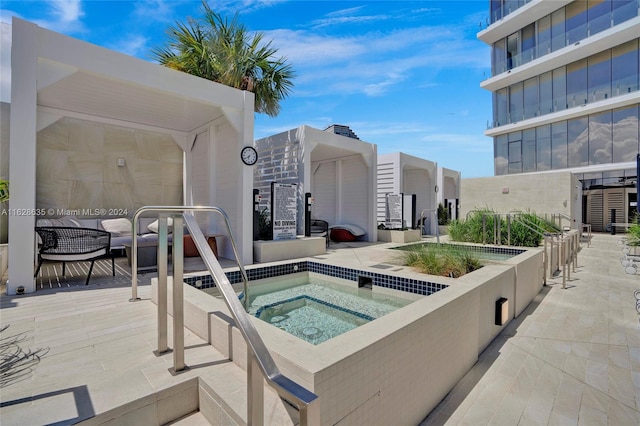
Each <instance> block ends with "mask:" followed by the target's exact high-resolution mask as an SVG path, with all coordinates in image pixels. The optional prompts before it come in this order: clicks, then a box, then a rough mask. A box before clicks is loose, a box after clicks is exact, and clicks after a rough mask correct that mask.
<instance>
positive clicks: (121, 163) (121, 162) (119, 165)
mask: <svg viewBox="0 0 640 426" xmlns="http://www.w3.org/2000/svg"><path fill="white" fill-rule="evenodd" d="M116 164H118V167H124V166H125V164H126V162H125V161H124V158H118V160H117V161H116Z"/></svg>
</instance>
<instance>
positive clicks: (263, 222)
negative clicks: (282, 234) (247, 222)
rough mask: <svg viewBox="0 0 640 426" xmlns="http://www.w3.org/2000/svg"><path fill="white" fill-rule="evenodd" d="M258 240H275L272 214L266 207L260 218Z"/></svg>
mask: <svg viewBox="0 0 640 426" xmlns="http://www.w3.org/2000/svg"><path fill="white" fill-rule="evenodd" d="M258 238H260V239H261V240H272V239H273V229H272V228H271V212H270V211H269V209H267V208H266V207H265V208H264V209H262V210H261V211H260V216H259V217H258Z"/></svg>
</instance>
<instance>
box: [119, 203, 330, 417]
mask: <svg viewBox="0 0 640 426" xmlns="http://www.w3.org/2000/svg"><path fill="white" fill-rule="evenodd" d="M194 211H197V212H212V213H217V214H219V215H220V216H222V218H223V219H224V222H225V225H226V227H227V232H228V237H229V240H230V241H231V246H232V248H233V252H234V255H235V257H236V261H237V262H238V266H239V268H240V271H241V273H242V276H243V280H245V293H244V294H245V297H244V299H245V300H246V299H248V298H247V293H246V283H247V281H248V279H247V274H246V271H245V270H244V267H243V266H242V263H241V262H240V258H239V256H238V251H237V248H236V245H235V240H234V238H233V233H232V231H231V225H230V223H229V217H228V216H227V214H226V213H225V212H224V211H223V210H222V209H221V208H219V207H213V206H146V207H141V208H140V209H138V210H137V211H136V213H135V214H134V217H133V221H132V235H136V222H137V219H138V217H140V216H141V215H142V214H143V213H149V212H157V213H173V214H176V215H178V216H180V215H181V216H182V218H184V223H185V225H186V226H187V229H188V230H189V233H190V235H191V238H192V240H193V242H194V244H195V246H196V247H197V249H198V251H199V253H200V255H201V257H202V260H203V261H204V263H205V265H206V266H207V269H208V270H209V272H210V273H211V276H212V277H213V278H214V279H215V281H216V285H217V286H218V289H219V290H220V292H221V293H222V295H223V298H224V301H225V304H226V305H227V307H228V308H229V311H230V312H231V315H232V317H233V319H234V320H235V325H236V326H237V328H238V329H239V331H240V333H241V334H242V337H243V338H244V340H245V342H246V344H247V348H248V352H249V355H250V356H248V357H247V358H248V359H247V384H248V386H249V387H251V386H252V384H254V383H256V382H255V380H253V379H252V377H251V374H252V371H253V368H252V365H251V364H253V361H254V360H255V361H256V362H257V366H258V367H259V369H260V371H261V373H262V375H263V377H264V379H265V381H266V382H267V384H269V386H271V387H272V388H273V389H274V390H275V391H276V392H277V393H278V395H279V396H280V397H281V398H285V399H287V400H288V401H289V402H290V403H292V404H293V405H295V406H296V407H297V408H298V411H299V413H300V424H301V425H307V424H310V423H316V421H317V420H318V414H319V412H318V409H317V407H318V396H317V395H316V394H315V393H313V392H311V391H310V390H308V389H306V388H305V387H303V386H301V385H299V384H298V383H296V382H294V381H293V380H291V379H289V378H288V377H286V376H285V375H283V374H282V373H281V372H280V370H279V368H278V366H277V365H276V363H275V361H274V360H273V357H272V356H271V354H270V353H269V351H268V349H267V347H266V345H265V343H264V341H263V340H262V338H261V337H260V334H259V333H258V331H257V329H256V328H255V325H254V324H253V322H252V321H251V318H250V316H249V314H248V313H247V311H246V309H245V307H244V306H243V305H242V304H241V302H240V300H239V298H238V296H237V295H236V293H235V291H234V289H233V287H232V286H231V282H230V281H229V278H228V277H227V276H226V274H225V273H224V271H223V269H222V266H221V265H220V263H219V262H218V260H217V259H216V257H215V255H214V254H213V251H212V250H211V248H210V247H209V244H208V243H207V241H206V239H205V236H204V234H203V233H202V230H201V229H200V227H199V225H198V223H197V222H196V219H195V216H194V215H193V212H194ZM160 226H162V223H160ZM180 233H181V232H180ZM161 237H162V232H161V233H159V238H161ZM165 238H166V234H165ZM159 243H160V241H159ZM136 253H137V242H136V239H135V238H133V240H132V256H131V268H132V271H131V277H132V280H131V282H132V289H134V290H132V292H133V297H132V300H134V299H136V298H137V294H136V291H135V288H136V286H137V255H136ZM180 258H181V256H180ZM174 268H175V266H174ZM174 285H176V283H174ZM174 343H175V342H174ZM256 386H260V385H259V384H258V385H256ZM256 392H258V395H262V392H261V390H256ZM248 393H249V397H248V424H251V423H254V422H255V423H262V419H253V420H254V421H252V415H253V414H255V413H252V408H251V405H252V399H253V398H252V397H251V395H252V393H251V389H248ZM256 405H257V406H260V407H262V403H261V402H257V404H256ZM312 409H313V412H312ZM263 414H264V413H260V414H258V416H263ZM312 419H313V420H312Z"/></svg>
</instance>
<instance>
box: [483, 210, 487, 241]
mask: <svg viewBox="0 0 640 426" xmlns="http://www.w3.org/2000/svg"><path fill="white" fill-rule="evenodd" d="M482 244H487V215H485V214H483V215H482Z"/></svg>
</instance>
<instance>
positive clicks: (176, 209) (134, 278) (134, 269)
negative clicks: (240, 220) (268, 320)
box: [131, 206, 249, 310]
mask: <svg viewBox="0 0 640 426" xmlns="http://www.w3.org/2000/svg"><path fill="white" fill-rule="evenodd" d="M186 211H190V212H194V211H198V212H214V213H218V214H220V215H222V217H223V218H224V220H225V225H226V226H227V233H228V235H229V240H230V241H231V247H232V248H233V255H234V256H235V258H236V264H237V265H238V268H240V274H241V275H242V281H243V284H244V294H245V298H244V300H245V310H246V309H247V306H246V301H247V299H248V297H246V296H247V295H248V293H247V283H248V282H249V278H247V272H246V271H245V269H244V266H242V262H240V256H239V255H238V249H237V248H236V243H235V239H234V238H233V234H232V232H231V225H230V224H229V218H228V216H227V214H226V213H225V212H224V211H223V210H222V209H220V208H218V207H209V206H145V207H141V208H139V209H138V210H136V212H135V214H134V215H133V219H132V231H131V235H132V236H134V238H132V240H131V250H132V252H133V253H137V249H138V241H137V238H135V236H136V235H138V234H137V230H136V227H137V223H138V218H139V217H140V216H142V214H143V213H149V212H157V213H180V214H182V213H184V212H186ZM198 230H200V228H199V227H198ZM189 231H191V229H190V228H189ZM137 299H138V256H131V300H137Z"/></svg>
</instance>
